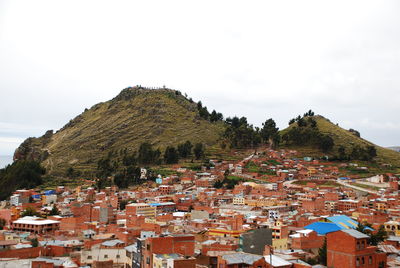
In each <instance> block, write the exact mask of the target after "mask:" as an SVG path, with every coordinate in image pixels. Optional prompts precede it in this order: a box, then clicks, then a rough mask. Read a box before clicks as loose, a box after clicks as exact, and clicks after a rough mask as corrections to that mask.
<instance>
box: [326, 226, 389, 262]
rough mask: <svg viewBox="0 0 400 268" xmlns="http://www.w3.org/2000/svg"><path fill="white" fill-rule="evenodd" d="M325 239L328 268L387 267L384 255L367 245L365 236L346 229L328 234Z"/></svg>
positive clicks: (366, 236)
mask: <svg viewBox="0 0 400 268" xmlns="http://www.w3.org/2000/svg"><path fill="white" fill-rule="evenodd" d="M326 237H327V251H328V254H327V255H328V256H327V257H328V263H327V264H328V265H327V266H328V267H340V268H353V267H370V268H372V267H374V268H376V267H379V268H385V267H387V266H386V262H387V261H386V254H385V253H378V252H377V247H376V246H370V245H368V239H369V236H368V235H366V234H363V233H361V232H359V231H357V230H353V229H347V230H341V231H337V232H333V233H329V234H327V235H326Z"/></svg>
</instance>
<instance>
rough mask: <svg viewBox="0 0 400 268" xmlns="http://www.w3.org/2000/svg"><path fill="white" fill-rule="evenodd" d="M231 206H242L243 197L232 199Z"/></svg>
mask: <svg viewBox="0 0 400 268" xmlns="http://www.w3.org/2000/svg"><path fill="white" fill-rule="evenodd" d="M233 204H234V205H244V198H243V197H234V198H233Z"/></svg>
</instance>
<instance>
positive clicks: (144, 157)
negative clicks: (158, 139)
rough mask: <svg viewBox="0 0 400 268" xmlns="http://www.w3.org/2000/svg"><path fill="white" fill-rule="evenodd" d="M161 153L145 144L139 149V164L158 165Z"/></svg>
mask: <svg viewBox="0 0 400 268" xmlns="http://www.w3.org/2000/svg"><path fill="white" fill-rule="evenodd" d="M160 156H161V152H160V150H159V149H156V150H153V147H152V145H151V144H150V143H148V142H144V143H142V144H141V145H140V147H139V152H138V158H137V162H138V163H139V164H143V165H151V164H158V163H159V162H160Z"/></svg>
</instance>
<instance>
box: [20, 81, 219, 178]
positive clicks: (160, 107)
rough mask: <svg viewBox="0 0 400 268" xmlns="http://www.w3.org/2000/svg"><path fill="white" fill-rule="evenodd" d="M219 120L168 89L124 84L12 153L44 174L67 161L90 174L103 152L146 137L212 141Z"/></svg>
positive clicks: (157, 141) (156, 143)
mask: <svg viewBox="0 0 400 268" xmlns="http://www.w3.org/2000/svg"><path fill="white" fill-rule="evenodd" d="M223 129H224V126H223V123H222V122H215V123H210V122H209V121H207V120H204V119H202V118H201V117H200V116H199V112H198V109H197V106H196V103H192V102H191V101H189V100H188V99H187V98H186V97H184V96H182V95H181V94H180V92H178V91H175V90H169V89H156V90H150V89H143V88H127V89H124V90H123V91H122V92H121V93H120V94H119V95H118V96H117V97H115V98H114V99H112V100H110V101H107V102H104V103H99V104H96V105H94V106H93V107H92V108H91V109H87V110H85V111H84V112H83V113H82V114H80V115H79V116H77V117H76V118H74V119H73V120H71V121H70V122H69V123H68V124H66V125H65V126H64V127H63V128H62V129H60V130H59V131H57V132H56V133H54V134H52V132H47V133H46V134H45V135H44V136H42V137H40V138H30V139H28V140H26V141H25V142H24V143H23V144H22V145H21V146H20V147H19V148H18V149H17V150H16V152H15V156H14V157H15V158H17V159H38V160H41V161H42V164H43V166H45V167H46V169H47V170H48V171H49V173H50V174H56V175H57V174H65V170H66V169H67V168H68V167H73V168H74V169H75V170H79V171H81V172H83V173H84V174H91V173H92V172H93V170H94V169H95V167H96V163H97V161H98V160H99V159H100V158H102V157H104V156H106V155H107V154H108V153H109V152H111V151H113V152H118V151H120V150H123V149H125V148H127V150H128V152H133V151H136V150H137V149H138V148H139V146H140V144H141V143H143V142H145V141H147V142H149V143H151V144H152V145H153V147H154V148H158V147H159V148H160V149H161V150H162V151H163V149H164V148H165V147H166V146H168V145H173V146H176V145H177V144H178V143H182V142H184V141H186V140H189V141H191V142H192V143H196V142H202V143H204V144H206V145H207V146H212V145H214V144H216V143H217V141H218V139H219V137H220V133H221V132H222V131H223Z"/></svg>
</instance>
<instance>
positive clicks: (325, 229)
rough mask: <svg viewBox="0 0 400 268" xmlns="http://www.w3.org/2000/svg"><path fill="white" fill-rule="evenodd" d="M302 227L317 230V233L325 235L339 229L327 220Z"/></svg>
mask: <svg viewBox="0 0 400 268" xmlns="http://www.w3.org/2000/svg"><path fill="white" fill-rule="evenodd" d="M304 229H309V230H313V231H315V232H317V233H318V234H319V235H325V234H327V233H332V232H336V231H339V230H341V229H340V228H339V227H338V226H337V225H336V224H334V223H329V222H314V223H311V224H309V225H307V226H305V227H304Z"/></svg>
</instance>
